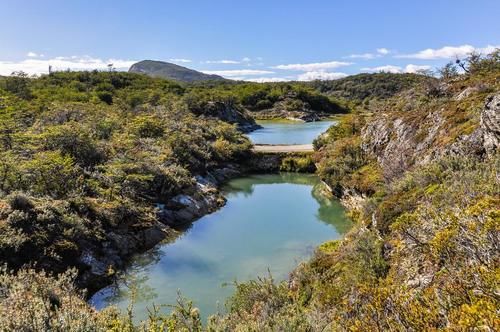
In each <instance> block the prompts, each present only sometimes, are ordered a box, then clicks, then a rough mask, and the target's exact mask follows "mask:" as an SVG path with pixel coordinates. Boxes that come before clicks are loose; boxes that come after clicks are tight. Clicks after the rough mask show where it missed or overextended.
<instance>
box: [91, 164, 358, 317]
mask: <svg viewBox="0 0 500 332" xmlns="http://www.w3.org/2000/svg"><path fill="white" fill-rule="evenodd" d="M223 191H224V195H225V196H226V198H227V204H226V205H225V206H224V207H223V208H221V209H220V210H219V211H217V212H215V213H212V214H210V215H207V216H204V217H202V218H201V219H199V220H198V221H196V222H195V223H193V224H192V226H191V227H190V228H189V229H187V230H185V231H184V232H183V234H182V235H181V236H180V237H178V238H177V239H176V240H175V241H173V242H171V243H164V244H160V245H158V246H156V247H155V248H154V249H153V250H150V251H148V252H146V253H144V254H140V255H137V256H136V257H135V259H134V260H133V263H132V264H131V266H130V268H129V269H127V270H126V271H125V272H124V273H123V275H122V276H121V278H120V280H119V281H118V283H117V284H116V285H114V286H110V287H108V288H105V289H103V290H101V291H100V292H98V293H96V294H95V295H94V296H93V298H92V299H91V303H93V304H94V305H95V306H96V307H97V308H98V309H100V308H104V307H105V306H108V305H111V304H115V305H117V306H118V307H120V308H122V309H125V308H126V307H127V306H128V304H129V303H130V300H131V296H132V294H134V295H133V296H134V298H135V304H134V311H135V318H136V319H144V318H146V317H147V308H148V307H149V308H151V307H152V304H153V303H154V304H174V303H175V301H176V298H177V294H178V291H179V292H180V293H181V294H182V296H184V297H187V298H189V299H191V300H193V301H194V304H195V305H196V306H197V307H198V308H200V310H201V313H202V317H203V318H204V319H205V318H206V317H207V316H208V315H209V314H212V313H215V312H216V311H217V309H218V307H219V309H221V310H223V309H224V303H225V300H226V299H227V297H228V296H230V295H231V294H232V292H233V291H234V287H233V286H232V285H231V283H232V282H233V281H235V280H238V281H245V280H248V279H252V278H255V277H257V276H266V275H267V274H268V269H269V271H270V272H271V274H272V276H273V278H275V279H278V280H280V279H285V278H286V277H287V276H288V274H289V273H290V271H292V270H293V268H294V267H295V266H296V265H297V263H298V262H300V261H302V260H304V259H307V258H308V257H310V256H311V254H312V253H313V251H314V248H315V247H316V246H318V245H319V244H321V243H322V242H325V241H328V240H333V239H338V238H341V237H342V236H343V234H345V233H346V232H347V231H348V230H349V228H350V226H351V222H350V221H349V220H348V219H347V217H346V216H345V214H344V209H343V208H342V206H341V205H340V203H339V202H338V201H336V200H332V199H329V198H327V197H325V196H324V188H323V184H322V183H321V182H320V181H319V179H318V177H316V176H314V175H304V174H290V173H282V174H273V175H253V176H246V177H242V178H238V179H234V180H232V181H229V183H228V184H227V185H226V186H225V187H224V188H223ZM225 284H229V286H227V285H226V286H225Z"/></svg>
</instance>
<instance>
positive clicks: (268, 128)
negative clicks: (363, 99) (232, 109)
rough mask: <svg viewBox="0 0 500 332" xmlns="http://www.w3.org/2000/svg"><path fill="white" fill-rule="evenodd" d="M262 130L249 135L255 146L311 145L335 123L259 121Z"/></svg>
mask: <svg viewBox="0 0 500 332" xmlns="http://www.w3.org/2000/svg"><path fill="white" fill-rule="evenodd" d="M257 123H258V124H259V125H261V126H262V127H263V128H262V129H257V130H255V131H252V132H251V133H249V134H248V137H249V138H250V140H251V141H252V143H254V144H311V143H312V142H313V140H314V139H315V138H316V137H318V136H319V135H320V134H321V133H323V132H325V131H326V130H327V129H328V128H329V127H330V126H331V125H333V124H334V123H335V121H316V122H305V123H304V122H294V121H275V120H263V121H257Z"/></svg>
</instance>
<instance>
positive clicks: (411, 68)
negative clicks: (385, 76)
mask: <svg viewBox="0 0 500 332" xmlns="http://www.w3.org/2000/svg"><path fill="white" fill-rule="evenodd" d="M429 69H431V66H420V65H413V64H409V65H406V67H404V68H402V67H399V66H392V65H386V66H380V67H371V68H370V67H366V68H361V71H365V72H384V73H394V74H399V73H418V72H419V71H423V70H429Z"/></svg>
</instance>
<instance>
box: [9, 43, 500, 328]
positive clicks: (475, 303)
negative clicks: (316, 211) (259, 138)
mask: <svg viewBox="0 0 500 332" xmlns="http://www.w3.org/2000/svg"><path fill="white" fill-rule="evenodd" d="M466 64H467V66H466V71H465V72H464V73H462V74H458V72H457V71H454V74H453V75H450V76H446V77H443V78H439V79H438V78H429V77H426V76H422V75H420V76H419V75H399V74H380V75H379V74H375V75H371V76H357V77H354V78H353V79H352V80H349V78H347V79H346V80H344V81H342V82H340V83H337V82H325V86H326V87H329V88H327V90H328V91H330V92H331V91H333V92H335V91H336V92H335V93H334V94H337V95H338V96H339V97H340V98H343V99H346V101H347V105H352V106H351V107H352V108H351V109H350V112H349V114H346V115H344V116H342V117H341V119H340V120H339V124H338V125H336V126H332V127H331V128H330V129H329V130H328V132H327V134H326V135H323V136H321V137H320V138H318V139H317V140H316V141H315V142H314V147H315V152H314V155H313V156H311V157H309V156H308V157H307V159H308V160H309V161H310V160H311V159H313V160H314V163H315V164H316V166H317V174H318V176H319V177H320V178H321V180H322V181H323V182H324V183H325V184H326V187H328V189H330V191H331V193H332V194H333V195H335V196H337V197H338V198H339V199H340V200H341V201H342V203H343V204H344V206H345V207H346V208H347V209H348V213H349V215H350V218H351V219H352V220H353V222H354V226H353V228H352V230H351V231H350V232H349V233H348V234H347V235H346V236H345V238H344V239H342V240H339V241H330V242H326V243H324V244H323V245H321V246H320V247H318V248H317V249H316V251H315V253H314V255H313V257H312V258H311V259H310V260H309V261H306V262H303V263H301V264H300V265H299V266H298V267H297V268H296V269H295V270H294V271H292V272H291V273H290V276H289V278H288V280H285V281H276V280H274V279H273V278H272V276H269V277H268V278H259V279H256V280H250V281H248V282H243V283H235V285H236V291H235V293H234V294H233V296H232V297H231V298H230V299H229V300H228V302H227V305H226V309H227V313H220V314H216V315H214V316H212V317H211V318H210V319H209V321H208V323H207V324H206V325H203V324H202V322H201V319H200V313H199V311H198V310H197V309H196V308H195V307H194V305H193V303H191V302H189V301H187V300H185V299H182V298H181V299H179V300H178V303H177V305H175V306H174V307H173V313H172V314H164V313H163V312H162V311H161V309H160V308H161V307H160V306H158V307H153V308H151V311H150V312H149V316H148V317H149V318H148V319H147V321H146V322H143V324H144V325H141V326H138V325H137V324H134V320H133V317H132V316H131V313H126V312H119V311H118V310H117V309H115V308H108V309H106V310H103V311H100V312H97V311H95V310H94V309H93V308H92V307H91V306H89V305H88V304H87V303H86V302H85V301H84V299H85V296H84V294H83V293H82V292H81V288H82V287H94V289H95V288H98V287H99V286H102V285H103V284H106V282H109V281H110V280H112V279H113V276H114V275H115V274H116V272H117V270H120V268H123V267H124V266H125V262H126V260H127V257H129V256H130V255H132V254H134V253H136V252H138V251H141V250H144V249H146V248H150V247H152V246H153V245H154V244H155V243H157V242H158V241H160V240H161V239H163V238H165V237H175V236H176V232H175V231H174V228H175V227H174V226H175V223H176V222H177V221H178V220H179V219H181V221H183V222H186V221H191V220H193V219H196V218H197V217H199V216H200V215H203V214H205V213H207V212H210V211H214V210H215V209H216V208H217V207H218V206H220V205H222V204H224V198H223V197H222V196H221V194H220V193H219V191H218V190H217V182H218V180H223V179H224V178H226V176H228V175H230V174H231V173H232V174H235V172H237V170H238V167H239V166H241V165H243V164H244V163H245V161H248V160H255V159H256V158H255V157H256V155H253V154H252V152H251V149H250V148H251V144H250V142H249V141H248V140H247V139H246V138H245V137H243V136H242V134H241V132H240V131H238V130H237V126H238V125H239V126H240V127H241V125H242V124H243V125H245V124H246V125H250V126H252V125H253V123H252V119H251V118H250V117H249V116H248V111H250V112H255V113H257V112H261V111H266V110H270V109H273V108H274V105H276V103H279V102H280V101H282V100H284V99H287V98H289V99H292V100H295V101H299V100H300V102H302V103H303V104H306V103H307V104H308V105H310V107H309V108H310V109H315V110H319V109H321V110H322V111H325V113H327V112H326V111H327V110H328V111H329V112H330V113H331V114H334V113H336V112H339V111H342V110H345V106H340V105H343V104H340V103H338V102H337V101H336V99H334V98H332V97H331V96H327V95H324V94H321V93H320V92H318V90H315V89H313V88H312V87H311V86H310V85H308V84H287V83H285V84H283V83H276V84H263V85H255V84H235V85H233V84H229V85H225V84H221V85H215V86H214V85H209V84H207V86H203V85H201V86H200V85H198V86H182V85H179V84H177V83H174V82H171V81H167V80H163V79H158V78H150V77H147V76H145V75H137V74H133V73H113V72H111V73H98V72H92V73H89V72H82V73H55V74H53V75H47V76H42V77H40V78H37V79H29V78H27V77H23V76H18V77H8V78H3V79H1V80H0V111H1V112H0V116H1V118H0V120H1V121H0V124H1V126H0V144H1V145H0V231H1V232H0V249H1V250H0V259H1V260H2V262H5V263H6V264H7V265H6V268H0V327H4V326H5V327H6V328H5V329H6V330H37V328H36V326H44V327H47V326H49V327H50V328H45V329H46V330H64V329H67V327H68V326H70V327H71V328H72V330H95V331H108V330H112V331H113V330H114V331H123V330H126V331H141V330H151V331H163V330H174V331H177V330H181V331H182V330H188V331H202V330H204V329H206V330H209V331H329V330H333V331H436V330H451V331H496V330H500V323H499V320H498V308H499V307H500V299H499V297H498V275H499V266H500V261H499V255H498V253H499V243H500V237H499V234H500V211H499V206H500V200H499V197H500V191H499V188H500V183H499V178H498V172H499V165H500V156H499V149H500V118H499V114H500V81H499V77H500V53H499V51H496V52H494V53H492V54H490V55H489V56H486V57H479V58H478V57H471V58H469V59H468V60H467V62H466ZM349 82H354V83H353V84H355V85H356V86H358V85H359V87H358V88H359V91H358V88H354V89H353V87H351V86H350V83H349ZM371 90H372V91H373V93H370V92H369V91H371ZM325 92H326V90H325ZM330 92H328V93H330ZM313 105H314V107H313ZM281 114H288V113H281ZM236 119H239V120H236ZM238 121H240V122H242V123H238ZM228 122H232V123H233V124H232V125H231V124H228ZM213 177H214V178H217V180H216V181H215V182H212V181H213V180H212V178H213ZM186 201H189V202H192V204H187V205H189V206H186V205H184V203H183V202H186ZM193 206H194V207H197V208H196V209H193ZM182 218H184V219H183V220H182ZM75 257H78V258H77V263H75ZM68 267H74V268H76V269H75V270H67V268H68ZM10 270H12V271H10ZM41 270H43V271H45V272H41V273H40V271H41ZM52 272H56V273H59V272H62V273H63V274H61V275H59V276H54V275H52V274H51V273H52ZM75 282H76V285H77V287H75ZM139 282H140V281H139ZM131 287H134V285H131ZM169 304H171V303H169ZM131 308H132V306H131ZM169 308H170V307H169ZM37 324H38V325H37ZM33 326H35V328H33ZM42 330H43V329H42Z"/></svg>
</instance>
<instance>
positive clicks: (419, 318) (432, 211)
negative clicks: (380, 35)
mask: <svg viewBox="0 0 500 332" xmlns="http://www.w3.org/2000/svg"><path fill="white" fill-rule="evenodd" d="M467 70H468V72H467V73H465V74H463V75H457V74H455V75H453V77H448V78H446V79H441V80H439V81H437V83H439V84H438V85H437V86H436V85H432V86H433V87H434V88H433V89H429V85H428V84H426V82H421V83H420V84H419V83H417V84H411V85H410V86H409V87H407V88H403V89H402V90H401V91H399V93H396V94H393V95H392V96H390V97H387V98H386V99H385V101H383V102H381V101H380V100H378V101H377V99H378V96H373V99H371V100H368V101H367V102H366V103H363V105H360V107H358V108H356V109H355V110H353V112H352V114H349V115H348V116H345V117H343V118H342V120H341V123H340V124H339V125H338V126H335V127H331V128H330V130H329V131H328V135H325V136H324V137H322V138H321V139H319V140H317V141H316V142H315V145H316V149H317V153H316V156H315V158H316V161H317V165H318V173H319V176H320V177H322V179H323V180H324V181H325V182H326V183H327V184H328V185H329V186H330V188H331V189H332V192H333V193H334V194H335V195H337V196H338V197H340V198H341V199H342V201H343V203H344V205H345V206H347V207H348V208H349V210H350V215H351V217H352V218H353V220H354V221H355V222H356V226H355V227H354V228H353V230H352V231H351V232H350V233H349V234H348V235H347V236H346V238H345V239H344V240H341V241H332V242H327V243H325V244H323V245H322V246H320V247H319V248H318V249H317V251H316V254H315V256H314V257H313V258H312V259H311V260H310V261H309V262H306V263H303V264H301V265H299V266H298V268H297V269H296V270H295V271H294V272H292V273H291V275H290V279H289V280H287V281H286V282H282V283H275V282H273V280H272V279H258V280H254V281H251V282H247V283H241V284H238V286H237V291H236V294H235V295H234V296H233V298H232V299H231V300H230V301H229V303H228V308H230V309H229V310H230V313H229V315H226V316H216V317H215V320H216V323H215V324H214V326H217V327H218V328H221V327H222V328H221V330H238V331H240V330H241V331H248V330H255V331H271V330H283V331H285V330H289V331H292V330H294V331H325V330H333V331H436V330H447V331H448V330H450V331H479V330H484V331H496V330H499V328H500V324H499V320H498V308H499V306H500V302H499V298H498V294H497V291H498V268H499V264H500V262H499V256H498V252H499V247H498V243H500V238H499V229H500V210H499V206H500V200H499V197H500V191H499V188H500V183H499V179H498V171H499V165H500V159H499V150H500V117H499V114H500V81H499V80H498V78H499V77H500V54H499V52H498V51H497V52H496V53H494V54H492V55H490V56H488V57H486V58H483V59H480V60H479V59H477V58H470V59H469V62H468V67H467ZM395 84H399V83H398V82H395ZM436 87H438V90H437V91H438V92H439V93H436V89H435V88H436ZM391 94H392V93H391Z"/></svg>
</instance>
